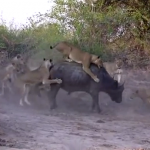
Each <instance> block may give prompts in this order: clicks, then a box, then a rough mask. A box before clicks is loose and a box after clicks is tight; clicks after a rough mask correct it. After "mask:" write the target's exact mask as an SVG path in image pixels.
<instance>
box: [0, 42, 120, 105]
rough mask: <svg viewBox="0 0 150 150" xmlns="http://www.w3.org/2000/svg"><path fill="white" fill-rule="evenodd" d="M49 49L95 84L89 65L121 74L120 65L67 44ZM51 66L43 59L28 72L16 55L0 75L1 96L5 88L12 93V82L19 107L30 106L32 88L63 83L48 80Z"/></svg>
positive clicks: (60, 44) (96, 79)
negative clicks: (59, 54) (81, 69)
mask: <svg viewBox="0 0 150 150" xmlns="http://www.w3.org/2000/svg"><path fill="white" fill-rule="evenodd" d="M50 48H51V49H53V48H55V49H57V50H58V51H59V52H61V53H62V54H63V56H64V60H66V61H68V62H72V61H74V62H76V63H79V64H81V65H82V67H83V70H84V71H85V72H86V73H87V74H88V75H89V76H90V77H91V78H92V79H93V80H94V81H95V82H97V83H98V82H100V80H99V79H98V77H97V76H96V75H95V74H94V73H92V71H91V70H90V68H89V67H90V64H91V63H93V64H95V65H97V67H98V68H100V67H105V68H106V70H107V71H108V73H110V75H112V76H114V75H115V74H117V73H118V72H119V74H121V73H122V69H121V65H120V63H118V62H115V63H108V62H103V61H102V60H101V58H100V56H97V55H94V54H90V53H88V52H84V51H82V50H81V49H79V48H76V47H75V46H73V45H72V44H70V43H68V42H65V41H62V42H59V43H57V44H56V45H55V46H53V47H52V46H50ZM52 66H53V61H52V59H46V58H44V59H43V61H42V63H41V65H40V66H39V67H38V68H37V69H34V70H30V69H29V68H28V67H27V65H26V62H25V61H24V59H23V56H22V55H20V54H18V55H17V56H16V57H14V58H13V59H12V60H11V62H10V64H8V66H6V67H5V68H4V70H3V71H2V73H1V74H0V75H1V82H2V92H1V95H3V94H4V88H5V87H6V86H7V88H8V89H9V90H10V92H11V93H13V91H12V89H11V88H10V85H9V83H10V82H13V84H14V85H15V87H16V88H18V91H20V92H19V93H20V94H21V98H20V105H21V106H23V102H25V103H26V104H28V105H31V104H30V102H29V100H28V94H29V92H30V90H31V88H32V87H36V88H37V87H38V86H39V85H40V84H42V85H43V86H47V85H49V86H50V84H61V83H62V82H63V81H62V80H61V79H49V76H50V68H51V67H52ZM119 69H120V70H121V71H120V70H119ZM118 70H119V71H118ZM119 80H120V78H119ZM38 88H40V87H38Z"/></svg>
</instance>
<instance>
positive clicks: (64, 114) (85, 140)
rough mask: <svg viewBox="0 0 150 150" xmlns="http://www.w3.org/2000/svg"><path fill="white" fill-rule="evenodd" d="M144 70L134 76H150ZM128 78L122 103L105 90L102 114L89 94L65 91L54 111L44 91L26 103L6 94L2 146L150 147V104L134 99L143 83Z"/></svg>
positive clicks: (0, 102)
mask: <svg viewBox="0 0 150 150" xmlns="http://www.w3.org/2000/svg"><path fill="white" fill-rule="evenodd" d="M143 75H145V73H142V72H139V73H135V76H134V79H135V80H137V81H138V80H143V81H146V80H147V81H148V79H150V77H148V76H149V75H147V77H144V76H143ZM142 78H143V79H142ZM126 80H128V81H126V84H125V90H124V93H123V102H122V103H120V104H117V103H115V102H113V101H111V99H110V98H109V96H108V95H106V94H105V93H100V94H99V103H100V105H101V109H102V113H101V114H97V113H96V112H91V111H90V106H91V102H92V101H91V97H90V96H89V95H88V94H86V93H79V92H78V93H73V94H71V95H70V96H69V95H67V94H66V92H65V91H63V90H61V91H59V94H58V96H57V102H58V108H57V109H56V110H53V111H49V103H48V98H47V96H46V94H45V93H44V92H43V93H42V98H40V97H38V96H36V95H33V94H32V95H30V97H29V100H30V102H31V104H32V105H31V106H28V105H26V104H25V105H24V106H23V107H21V106H20V105H19V98H18V97H17V96H12V95H9V94H6V96H5V97H0V150H11V147H12V148H15V149H12V150H18V149H22V150H29V149H31V150H108V149H110V150H113V149H118V150H123V149H125V148H126V149H131V148H150V109H149V108H148V107H147V106H146V105H145V104H144V103H143V101H142V100H141V99H139V98H135V99H130V94H131V92H132V89H133V88H136V87H137V85H136V84H135V83H134V82H133V81H132V79H129V78H127V79H126ZM2 146H4V147H2Z"/></svg>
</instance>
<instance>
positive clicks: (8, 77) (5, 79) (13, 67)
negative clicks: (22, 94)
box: [0, 54, 24, 96]
mask: <svg viewBox="0 0 150 150" xmlns="http://www.w3.org/2000/svg"><path fill="white" fill-rule="evenodd" d="M19 64H24V61H23V59H22V56H21V55H20V54H18V55H17V56H15V57H14V58H13V59H12V60H11V62H10V63H9V64H8V65H7V66H6V67H5V68H4V69H3V70H1V72H0V77H1V82H2V92H1V94H0V96H2V95H4V88H5V87H7V88H8V89H9V91H10V92H11V93H12V89H11V87H10V85H9V82H10V81H12V80H13V79H14V72H15V71H17V65H19Z"/></svg>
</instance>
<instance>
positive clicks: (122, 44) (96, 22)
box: [0, 0, 150, 67]
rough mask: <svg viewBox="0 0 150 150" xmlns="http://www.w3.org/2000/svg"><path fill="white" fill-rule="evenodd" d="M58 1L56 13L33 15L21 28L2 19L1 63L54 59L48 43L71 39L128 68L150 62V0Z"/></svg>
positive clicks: (76, 43)
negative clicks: (21, 55)
mask: <svg viewBox="0 0 150 150" xmlns="http://www.w3.org/2000/svg"><path fill="white" fill-rule="evenodd" d="M54 2H55V6H54V7H53V9H52V10H51V11H48V12H47V13H45V14H40V13H38V14H36V15H35V16H32V17H30V18H29V25H24V26H23V27H22V28H20V29H17V28H15V27H14V26H13V25H10V26H9V27H7V26H6V24H5V22H4V21H3V20H1V22H0V50H1V63H2V62H4V61H3V59H4V58H5V57H7V58H8V57H13V56H14V55H15V54H16V53H26V54H29V55H28V56H31V55H32V54H37V57H41V56H44V55H46V56H47V55H49V57H52V55H53V54H54V53H53V52H52V51H51V50H50V49H49V46H50V45H53V44H55V43H56V42H59V41H61V40H67V41H70V42H71V43H73V44H75V45H76V46H78V47H80V48H81V49H82V50H84V51H88V52H90V53H95V54H98V55H101V57H102V59H103V61H113V60H114V58H115V57H117V58H121V59H122V60H123V62H124V64H125V65H126V66H128V67H144V66H147V65H149V55H150V50H149V49H150V46H149V39H150V0H128V1H127V0H85V1H83V2H82V1H79V0H54ZM53 57H55V58H57V55H53Z"/></svg>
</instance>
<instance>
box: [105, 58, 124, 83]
mask: <svg viewBox="0 0 150 150" xmlns="http://www.w3.org/2000/svg"><path fill="white" fill-rule="evenodd" d="M103 66H104V67H105V68H106V70H107V71H108V73H109V74H110V75H111V76H112V77H114V76H115V74H117V78H118V82H119V83H120V81H121V74H122V73H123V69H122V67H123V63H122V61H121V60H120V59H115V61H114V62H103Z"/></svg>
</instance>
